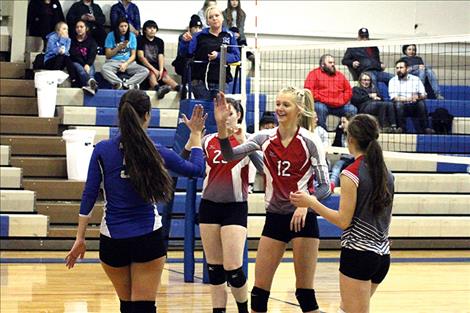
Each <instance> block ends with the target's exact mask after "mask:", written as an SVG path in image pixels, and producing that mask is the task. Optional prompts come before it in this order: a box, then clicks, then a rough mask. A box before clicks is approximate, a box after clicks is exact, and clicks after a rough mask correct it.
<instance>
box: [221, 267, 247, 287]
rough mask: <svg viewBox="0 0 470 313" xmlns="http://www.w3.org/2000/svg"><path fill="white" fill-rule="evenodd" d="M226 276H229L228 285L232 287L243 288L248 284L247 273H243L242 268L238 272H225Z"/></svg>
mask: <svg viewBox="0 0 470 313" xmlns="http://www.w3.org/2000/svg"><path fill="white" fill-rule="evenodd" d="M225 274H226V276H227V281H228V283H229V284H230V286H232V287H235V288H240V287H243V285H245V283H246V276H245V272H243V269H242V268H241V267H240V268H237V269H236V270H231V271H225Z"/></svg>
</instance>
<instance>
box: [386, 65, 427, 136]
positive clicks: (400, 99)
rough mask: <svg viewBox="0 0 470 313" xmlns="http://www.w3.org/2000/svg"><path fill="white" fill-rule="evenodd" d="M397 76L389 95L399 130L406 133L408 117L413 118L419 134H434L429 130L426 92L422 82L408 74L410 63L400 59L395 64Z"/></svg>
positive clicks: (393, 80)
mask: <svg viewBox="0 0 470 313" xmlns="http://www.w3.org/2000/svg"><path fill="white" fill-rule="evenodd" d="M395 70H396V73H397V75H396V76H394V77H393V78H392V79H391V80H390V83H389V84H388V93H389V95H390V98H391V99H392V101H393V103H394V104H395V108H396V110H397V122H398V126H399V128H401V129H402V130H403V131H404V132H406V119H405V118H406V117H407V116H411V117H413V123H414V126H415V129H416V131H417V132H418V133H420V134H422V133H428V134H431V133H433V130H432V129H431V128H429V126H428V125H429V121H428V114H427V111H426V105H425V103H424V99H426V91H425V90H424V85H423V83H422V82H421V80H420V79H419V78H418V77H416V76H414V75H411V74H409V73H408V63H407V61H406V60H403V59H400V60H398V61H397V62H395Z"/></svg>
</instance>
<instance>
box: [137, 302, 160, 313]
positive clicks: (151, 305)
mask: <svg viewBox="0 0 470 313" xmlns="http://www.w3.org/2000/svg"><path fill="white" fill-rule="evenodd" d="M132 307H133V311H132V312H139V313H156V312H157V307H156V306H155V301H132Z"/></svg>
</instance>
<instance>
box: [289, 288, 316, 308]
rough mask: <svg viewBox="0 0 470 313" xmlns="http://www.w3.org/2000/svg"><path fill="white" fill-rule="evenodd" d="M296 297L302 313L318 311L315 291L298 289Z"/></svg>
mask: <svg viewBox="0 0 470 313" xmlns="http://www.w3.org/2000/svg"><path fill="white" fill-rule="evenodd" d="M295 297H296V298H297V301H298V302H299V304H300V308H301V309H302V312H309V311H315V310H317V309H318V304H317V299H316V298H315V290H314V289H305V288H297V289H296V290H295Z"/></svg>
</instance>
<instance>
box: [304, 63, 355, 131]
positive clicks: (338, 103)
mask: <svg viewBox="0 0 470 313" xmlns="http://www.w3.org/2000/svg"><path fill="white" fill-rule="evenodd" d="M319 65H320V66H319V67H317V68H316V69H313V70H312V71H310V73H308V76H307V78H306V79H305V82H304V88H305V89H308V90H310V91H311V92H312V95H313V97H314V99H315V111H316V112H317V115H318V125H320V126H321V127H323V128H324V129H328V128H327V126H326V118H327V117H328V114H333V115H336V116H338V117H341V116H344V115H345V114H346V113H351V114H352V115H355V114H357V109H356V107H355V106H353V105H352V104H350V103H349V100H351V96H352V89H351V84H350V83H349V81H348V80H347V79H346V77H344V75H343V73H341V72H340V71H338V70H336V66H335V59H334V57H333V56H332V55H331V54H324V55H322V56H321V57H320V62H319Z"/></svg>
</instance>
